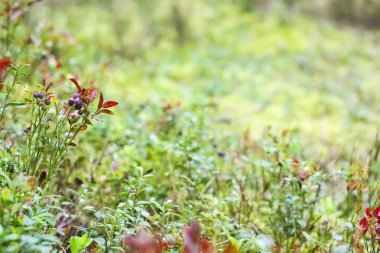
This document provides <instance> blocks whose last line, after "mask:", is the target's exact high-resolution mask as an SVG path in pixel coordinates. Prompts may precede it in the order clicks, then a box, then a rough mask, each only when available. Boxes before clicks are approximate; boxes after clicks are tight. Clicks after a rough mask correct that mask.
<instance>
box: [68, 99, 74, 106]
mask: <svg viewBox="0 0 380 253" xmlns="http://www.w3.org/2000/svg"><path fill="white" fill-rule="evenodd" d="M67 103H68V104H69V106H73V105H74V98H69V101H68V102H67Z"/></svg>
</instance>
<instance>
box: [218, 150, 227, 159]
mask: <svg viewBox="0 0 380 253" xmlns="http://www.w3.org/2000/svg"><path fill="white" fill-rule="evenodd" d="M217 154H218V156H219V157H220V158H223V157H225V156H226V153H225V152H224V151H218V153H217Z"/></svg>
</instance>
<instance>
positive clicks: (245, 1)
mask: <svg viewBox="0 0 380 253" xmlns="http://www.w3.org/2000/svg"><path fill="white" fill-rule="evenodd" d="M28 19H29V20H28V25H29V26H30V29H34V30H38V28H39V27H41V26H42V24H43V26H44V27H46V26H48V27H49V25H51V27H52V28H51V29H52V30H54V33H56V34H60V35H63V36H62V40H63V42H62V43H63V44H64V45H62V48H64V50H63V53H62V51H60V55H59V57H60V58H62V59H63V58H64V59H66V60H67V62H69V63H70V64H71V66H72V67H73V69H74V71H75V73H80V75H81V78H83V79H85V80H90V79H91V80H92V79H93V80H96V84H97V85H98V86H100V87H101V88H102V89H103V90H105V93H106V94H107V96H109V97H113V98H114V100H117V101H119V102H120V103H121V106H120V107H119V109H118V111H117V114H118V116H117V117H114V118H113V119H112V120H111V121H108V128H107V129H108V130H109V133H110V134H115V136H120V135H118V133H122V132H124V131H126V129H128V127H129V126H128V124H129V123H128V120H127V119H128V115H127V114H128V110H126V108H128V107H129V106H136V105H142V104H144V103H152V104H164V103H167V102H173V101H178V102H180V103H181V104H182V106H184V107H189V108H191V107H192V106H205V107H206V106H212V107H213V108H214V110H213V124H214V126H213V127H214V129H215V131H219V132H224V133H226V134H228V135H231V136H233V135H236V136H241V135H242V133H243V132H244V131H245V130H246V129H247V128H250V130H251V133H252V134H253V136H254V137H255V136H260V133H261V132H262V131H264V130H265V128H266V127H267V126H268V125H272V126H273V127H278V128H281V129H292V130H293V132H295V133H296V135H295V136H296V137H297V138H299V140H300V143H301V144H302V145H303V147H305V155H312V156H317V157H320V159H323V158H325V159H334V158H335V157H339V156H345V155H346V156H356V155H361V154H366V153H367V152H368V150H370V149H371V148H372V147H373V145H378V143H377V141H376V133H377V130H378V129H379V126H380V117H379V116H380V92H379V88H380V85H379V80H380V73H379V69H380V61H379V56H380V47H379V40H380V34H379V32H378V31H379V28H380V1H376V0H373V1H371V0H325V1H322V0H320V1H307V0H283V1H281V0H273V1H270V0H193V1H186V0H155V1H149V0H96V1H95V0H88V1H85V0H65V1H61V0H49V1H42V2H41V3H39V4H38V6H36V7H34V8H33V9H32V12H31V15H30V16H29V17H28ZM75 73H74V74H75ZM257 138H259V137H257Z"/></svg>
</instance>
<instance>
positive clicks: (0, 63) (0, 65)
mask: <svg viewBox="0 0 380 253" xmlns="http://www.w3.org/2000/svg"><path fill="white" fill-rule="evenodd" d="M11 65H12V61H11V58H9V57H5V58H2V59H0V74H1V72H3V71H4V70H5V69H6V68H8V67H10V66H11Z"/></svg>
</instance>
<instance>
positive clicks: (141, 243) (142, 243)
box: [123, 230, 171, 253]
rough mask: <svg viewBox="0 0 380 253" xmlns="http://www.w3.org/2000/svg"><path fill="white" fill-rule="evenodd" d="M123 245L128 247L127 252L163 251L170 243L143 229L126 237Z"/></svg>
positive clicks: (160, 252) (149, 252)
mask: <svg viewBox="0 0 380 253" xmlns="http://www.w3.org/2000/svg"><path fill="white" fill-rule="evenodd" d="M123 245H124V247H127V248H128V249H129V251H127V252H133V253H163V252H164V251H165V250H167V249H169V248H170V247H171V244H170V243H168V242H166V241H163V240H158V239H156V238H154V237H152V236H151V235H149V234H148V233H147V232H146V231H144V230H141V231H140V232H139V233H138V235H137V237H126V238H125V239H124V242H123Z"/></svg>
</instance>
